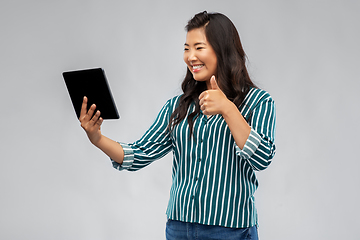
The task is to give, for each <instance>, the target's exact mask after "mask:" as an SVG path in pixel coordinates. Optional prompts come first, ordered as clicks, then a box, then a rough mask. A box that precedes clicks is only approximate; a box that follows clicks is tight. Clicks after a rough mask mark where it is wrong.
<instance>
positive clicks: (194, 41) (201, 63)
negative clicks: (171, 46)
mask: <svg viewBox="0 0 360 240" xmlns="http://www.w3.org/2000/svg"><path fill="white" fill-rule="evenodd" d="M184 61H185V63H186V65H187V66H188V68H189V70H190V72H191V73H192V74H193V77H194V79H195V80H196V81H205V82H206V84H207V86H208V89H209V87H210V78H211V76H213V75H215V76H216V74H217V58H216V54H215V51H214V49H213V48H212V47H211V45H210V44H209V42H208V41H207V40H206V36H205V30H204V28H195V29H193V30H191V31H189V32H188V33H187V35H186V42H185V48H184Z"/></svg>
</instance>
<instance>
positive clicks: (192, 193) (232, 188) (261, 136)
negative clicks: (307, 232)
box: [113, 88, 276, 228]
mask: <svg viewBox="0 0 360 240" xmlns="http://www.w3.org/2000/svg"><path fill="white" fill-rule="evenodd" d="M179 99H180V96H176V97H174V98H172V99H170V100H168V101H167V102H166V104H165V105H164V106H163V108H162V109H161V111H160V113H159V114H158V116H157V118H156V120H155V122H154V123H153V125H152V126H151V127H150V128H149V130H147V131H146V133H145V134H144V136H142V138H141V139H140V140H138V141H136V142H135V143H132V144H125V143H120V144H121V145H122V147H123V149H124V152H125V158H124V162H123V164H122V165H121V166H120V165H119V164H118V163H116V162H114V161H113V166H114V167H115V168H116V169H119V170H123V169H127V170H129V171H136V170H139V169H141V168H143V167H145V166H147V165H149V164H150V163H152V162H153V161H154V160H156V159H159V158H161V157H163V156H164V155H166V154H167V153H169V152H170V151H172V152H173V168H172V186H171V190H170V200H169V204H168V207H167V211H166V214H167V216H168V218H170V219H173V220H179V221H184V222H194V223H200V224H206V225H217V226H224V227H232V228H244V227H250V226H254V225H256V224H258V222H257V212H256V208H255V201H254V193H255V190H256V189H257V187H258V182H257V179H256V176H255V170H263V169H265V168H267V166H268V165H269V164H270V163H271V159H272V158H273V156H274V154H275V144H274V134H275V118H276V115H275V104H274V101H273V99H272V98H271V96H270V95H269V94H268V93H267V92H265V91H263V90H260V89H256V88H252V89H251V90H250V91H249V93H248V94H247V96H246V98H245V99H244V101H243V103H242V104H241V106H240V107H239V110H240V112H241V114H242V115H243V116H244V118H245V119H246V120H247V121H248V123H249V125H250V126H251V132H250V135H249V138H248V139H247V141H246V144H245V146H244V148H243V149H242V150H241V149H240V148H239V147H238V146H237V145H236V143H235V141H234V138H233V137H232V135H231V132H230V129H229V127H228V126H227V124H226V122H225V120H224V119H223V117H222V116H221V115H214V116H211V117H209V118H207V117H206V116H205V115H204V114H202V112H201V113H200V115H199V117H198V118H196V120H195V121H194V127H193V133H194V137H191V138H190V137H189V126H188V122H187V120H186V118H185V119H184V120H183V121H182V122H181V123H180V124H178V125H176V126H175V127H174V129H173V131H172V132H169V130H168V128H167V126H168V124H169V119H170V115H171V114H172V112H173V111H174V110H175V108H176V107H177V106H178V102H179ZM194 109H195V104H193V105H191V106H190V107H189V111H188V112H189V113H191V112H193V111H194Z"/></svg>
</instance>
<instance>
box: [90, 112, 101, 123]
mask: <svg viewBox="0 0 360 240" xmlns="http://www.w3.org/2000/svg"><path fill="white" fill-rule="evenodd" d="M89 112H90V110H89ZM100 114H101V113H100V111H99V110H97V111H96V113H95V115H94V116H93V117H92V118H91V120H90V121H91V122H93V124H94V125H95V124H96V123H97V121H98V120H99V118H100Z"/></svg>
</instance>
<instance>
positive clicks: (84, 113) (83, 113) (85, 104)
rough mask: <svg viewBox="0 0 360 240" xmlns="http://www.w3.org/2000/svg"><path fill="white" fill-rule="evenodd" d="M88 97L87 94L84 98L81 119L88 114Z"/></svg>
mask: <svg viewBox="0 0 360 240" xmlns="http://www.w3.org/2000/svg"><path fill="white" fill-rule="evenodd" d="M87 101H88V99H87V97H86V96H85V97H84V99H83V102H82V104H81V110H80V117H79V120H81V119H82V118H83V117H84V116H85V115H86V109H87Z"/></svg>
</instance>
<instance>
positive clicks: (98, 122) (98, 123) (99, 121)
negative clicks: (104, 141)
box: [96, 117, 104, 127]
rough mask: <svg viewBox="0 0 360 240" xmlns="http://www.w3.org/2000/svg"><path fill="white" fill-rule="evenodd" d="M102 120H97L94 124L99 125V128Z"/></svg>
mask: <svg viewBox="0 0 360 240" xmlns="http://www.w3.org/2000/svg"><path fill="white" fill-rule="evenodd" d="M103 121H104V119H103V118H102V117H100V118H99V120H97V121H96V124H97V125H99V127H100V126H101V124H102V123H103Z"/></svg>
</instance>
